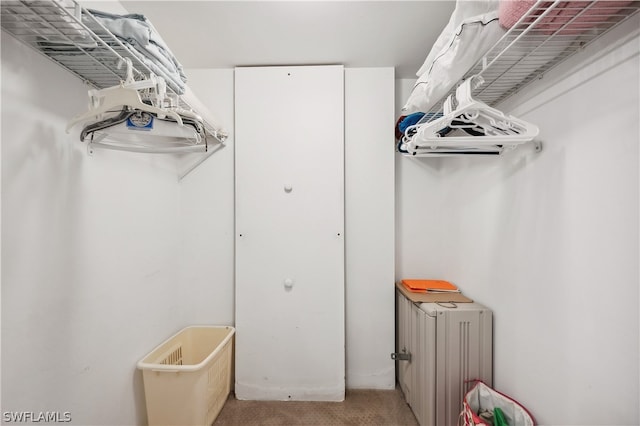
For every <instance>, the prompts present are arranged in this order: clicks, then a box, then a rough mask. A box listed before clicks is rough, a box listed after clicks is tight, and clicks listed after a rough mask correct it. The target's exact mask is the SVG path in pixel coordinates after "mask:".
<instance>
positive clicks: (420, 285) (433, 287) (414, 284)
mask: <svg viewBox="0 0 640 426" xmlns="http://www.w3.org/2000/svg"><path fill="white" fill-rule="evenodd" d="M402 284H403V285H404V286H405V287H406V288H407V289H409V290H410V291H414V292H418V293H459V292H460V289H458V287H456V286H455V285H454V284H452V283H450V282H449V281H444V280H417V279H411V280H402Z"/></svg>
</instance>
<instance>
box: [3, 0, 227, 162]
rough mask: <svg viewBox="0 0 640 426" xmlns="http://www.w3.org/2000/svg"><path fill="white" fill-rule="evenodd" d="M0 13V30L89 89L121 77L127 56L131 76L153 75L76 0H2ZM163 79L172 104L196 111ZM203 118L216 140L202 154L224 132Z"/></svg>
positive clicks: (214, 146)
mask: <svg viewBox="0 0 640 426" xmlns="http://www.w3.org/2000/svg"><path fill="white" fill-rule="evenodd" d="M0 12H1V20H2V29H3V31H5V32H6V33H8V34H10V35H12V36H13V37H15V38H16V39H18V40H19V41H21V42H22V43H24V44H26V45H28V46H29V47H31V48H33V49H34V50H36V51H37V52H39V53H41V54H42V55H44V56H45V57H47V58H48V59H50V60H52V61H53V62H55V63H57V64H58V65H60V66H62V67H63V68H65V69H66V70H68V71H69V72H71V73H73V74H75V75H76V76H77V77H78V78H80V79H81V80H82V81H83V82H84V83H85V84H87V85H89V86H91V87H93V88H96V89H104V88H107V87H112V86H117V85H118V84H120V83H121V82H122V81H125V79H126V73H127V67H126V66H124V64H125V62H126V60H127V59H128V60H130V61H131V64H132V71H133V76H134V79H135V80H142V79H145V78H147V77H148V76H149V75H151V74H152V70H151V69H149V67H148V66H147V65H145V63H144V62H142V61H141V60H140V59H139V58H138V57H137V56H136V55H135V54H133V53H132V51H131V50H130V49H129V48H128V47H127V46H126V45H125V44H123V42H122V41H121V40H119V39H118V38H117V37H116V36H115V35H114V34H112V33H111V32H110V31H108V30H107V29H106V28H105V27H104V26H103V25H102V24H101V23H100V22H98V20H97V19H96V18H95V17H94V16H93V15H92V14H91V13H90V12H89V11H88V10H87V9H85V8H83V7H81V6H80V4H79V3H78V2H77V1H75V0H2V1H0ZM167 83H168V84H167V92H171V93H173V94H174V95H175V97H176V98H177V101H178V105H177V106H179V107H180V108H182V109H185V110H191V111H193V112H195V113H197V114H198V113H199V112H198V106H200V105H199V101H198V100H197V99H196V98H195V97H193V96H189V97H187V96H179V95H178V94H177V93H176V90H172V87H171V85H170V84H169V82H167ZM196 104H198V105H196ZM203 123H204V128H205V131H206V133H207V135H208V136H211V137H213V138H215V142H217V143H216V144H211V143H209V144H208V146H207V147H205V151H206V153H205V155H207V153H208V154H210V153H213V152H215V151H216V150H217V149H218V148H219V147H217V145H218V144H224V143H225V141H226V139H227V137H228V134H227V133H226V132H225V131H224V130H223V129H222V128H221V127H220V126H218V125H216V124H215V123H212V122H211V121H210V120H207V117H206V116H203ZM200 162H201V161H200ZM198 164H199V163H198Z"/></svg>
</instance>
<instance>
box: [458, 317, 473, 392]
mask: <svg viewBox="0 0 640 426" xmlns="http://www.w3.org/2000/svg"><path fill="white" fill-rule="evenodd" d="M458 327H459V330H458V336H459V338H460V342H459V343H460V346H459V347H460V357H459V365H458V368H459V370H458V371H459V372H460V381H461V383H462V386H460V394H459V395H458V397H459V398H460V401H462V400H463V399H464V395H465V394H466V391H467V386H465V384H467V383H468V382H467V381H468V380H469V379H471V377H469V371H470V366H469V362H470V360H469V356H470V351H471V344H470V328H471V323H470V322H469V321H461V322H460V323H459V324H458Z"/></svg>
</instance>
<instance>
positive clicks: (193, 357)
mask: <svg viewBox="0 0 640 426" xmlns="http://www.w3.org/2000/svg"><path fill="white" fill-rule="evenodd" d="M234 333H235V329H234V328H233V327H223V326H191V327H187V328H184V329H183V330H181V331H179V332H178V333H176V334H175V335H173V336H172V337H170V338H169V339H167V340H166V341H165V342H164V343H162V344H161V345H160V346H158V347H157V348H155V349H154V350H153V351H152V352H151V353H150V354H149V355H147V356H146V357H144V358H143V359H142V360H141V361H140V362H138V368H139V369H140V370H142V376H143V380H144V392H145V400H146V404H147V418H148V422H149V425H210V424H211V423H213V421H214V420H215V418H216V417H217V416H218V414H219V413H220V410H222V407H223V405H224V403H225V401H226V400H227V396H228V395H229V392H230V390H231V358H232V342H233V335H234Z"/></svg>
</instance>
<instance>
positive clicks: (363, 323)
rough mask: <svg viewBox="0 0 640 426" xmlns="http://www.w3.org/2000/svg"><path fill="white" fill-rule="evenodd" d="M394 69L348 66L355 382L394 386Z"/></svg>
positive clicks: (349, 288) (351, 380)
mask: <svg viewBox="0 0 640 426" xmlns="http://www.w3.org/2000/svg"><path fill="white" fill-rule="evenodd" d="M393 102H394V74H393V69H392V68H355V69H351V68H348V69H345V164H346V166H345V203H346V205H345V215H346V219H345V220H346V241H345V244H346V265H347V267H346V336H347V387H348V388H350V389H353V388H364V389H392V388H393V387H394V386H395V365H394V361H393V360H391V357H390V353H391V352H393V351H394V346H395V340H394V335H395V329H394V294H393V291H394V287H393V283H394V244H395V235H394V188H395V185H394V161H395V153H394V148H393V143H392V142H391V141H393V126H394V122H395V121H394V120H395V118H394V110H393Z"/></svg>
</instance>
